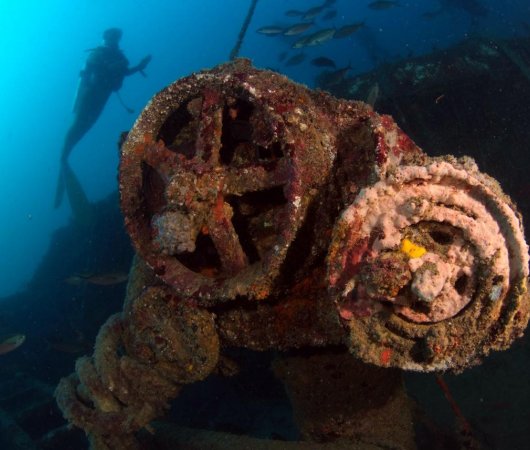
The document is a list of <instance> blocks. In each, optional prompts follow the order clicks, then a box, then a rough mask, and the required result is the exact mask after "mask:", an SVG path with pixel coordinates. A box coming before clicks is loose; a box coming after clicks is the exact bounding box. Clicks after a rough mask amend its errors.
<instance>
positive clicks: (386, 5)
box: [368, 0, 401, 11]
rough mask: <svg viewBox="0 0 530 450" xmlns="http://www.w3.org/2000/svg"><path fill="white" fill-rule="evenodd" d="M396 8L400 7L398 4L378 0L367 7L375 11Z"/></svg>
mask: <svg viewBox="0 0 530 450" xmlns="http://www.w3.org/2000/svg"><path fill="white" fill-rule="evenodd" d="M396 6H401V5H400V4H399V2H395V1H392V0H378V1H375V2H372V3H370V4H369V5H368V8H370V9H374V10H376V11H382V10H384V9H390V8H394V7H396Z"/></svg>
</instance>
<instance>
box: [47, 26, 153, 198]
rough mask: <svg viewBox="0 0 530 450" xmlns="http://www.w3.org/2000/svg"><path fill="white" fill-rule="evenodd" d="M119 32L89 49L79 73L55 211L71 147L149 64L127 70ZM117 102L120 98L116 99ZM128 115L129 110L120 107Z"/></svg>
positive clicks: (144, 61) (106, 35) (110, 31)
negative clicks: (111, 99)
mask: <svg viewBox="0 0 530 450" xmlns="http://www.w3.org/2000/svg"><path fill="white" fill-rule="evenodd" d="M121 36H122V31H121V30H120V29H119V28H109V29H108V30H105V31H104V32H103V45H101V46H99V47H96V48H93V49H90V50H89V52H90V53H89V55H88V58H87V61H86V63H85V67H84V69H83V70H82V71H81V72H80V80H79V86H78V88H77V94H76V98H75V102H74V109H73V113H74V120H73V122H72V124H71V125H70V128H69V129H68V131H67V133H66V136H65V138H64V143H63V148H62V152H61V173H60V174H59V181H58V184H57V191H56V195H55V207H56V208H57V207H59V206H60V205H61V202H62V198H63V196H64V190H65V187H67V186H68V183H65V180H64V177H65V176H68V175H69V174H71V175H73V172H72V171H71V170H65V166H66V165H67V161H68V157H69V156H70V153H71V152H72V150H73V148H74V147H75V145H76V144H77V143H78V142H79V141H80V140H81V138H82V137H83V136H84V135H85V134H86V132H87V131H88V130H90V128H92V126H93V125H94V123H95V122H96V120H97V119H98V117H99V116H100V114H101V112H102V111H103V108H104V107H105V104H106V103H107V100H108V99H109V97H110V95H111V94H112V93H113V92H118V91H119V90H120V88H121V86H122V84H123V80H124V78H125V77H127V76H129V75H132V74H134V73H136V72H140V73H141V74H142V75H144V76H145V73H144V72H143V70H144V69H145V68H146V67H147V64H149V61H151V56H150V55H148V56H146V57H145V58H143V59H142V60H141V61H140V63H139V64H138V65H136V66H134V67H129V61H128V60H127V58H126V57H125V55H124V54H123V52H122V51H121V49H120V48H119V43H120V39H121ZM119 100H120V102H121V103H122V105H123V102H122V101H121V98H119ZM123 106H124V107H125V108H126V109H127V110H128V111H129V112H132V110H130V109H129V108H127V107H126V106H125V105H123Z"/></svg>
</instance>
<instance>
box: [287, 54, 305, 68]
mask: <svg viewBox="0 0 530 450" xmlns="http://www.w3.org/2000/svg"><path fill="white" fill-rule="evenodd" d="M305 58H306V54H305V53H298V54H296V55H294V56H291V57H290V58H289V59H288V60H287V61H286V62H285V65H286V66H296V65H298V64H300V63H301V62H302V61H303V60H305Z"/></svg>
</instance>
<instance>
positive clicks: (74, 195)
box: [62, 163, 94, 226]
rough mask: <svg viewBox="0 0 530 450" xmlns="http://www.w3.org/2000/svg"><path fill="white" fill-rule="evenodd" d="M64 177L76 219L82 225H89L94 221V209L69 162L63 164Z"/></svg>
mask: <svg viewBox="0 0 530 450" xmlns="http://www.w3.org/2000/svg"><path fill="white" fill-rule="evenodd" d="M62 173H63V179H64V186H65V190H66V195H67V196H68V200H69V201H70V206H71V207H72V213H73V215H74V220H75V221H76V222H77V223H78V224H79V225H82V226H89V225H91V224H92V223H93V221H94V211H93V208H92V205H91V204H90V202H89V201H88V198H87V196H86V194H85V191H83V188H82V187H81V183H79V180H78V179H77V177H76V176H75V173H74V172H73V170H72V169H71V168H70V166H69V165H68V164H66V163H65V164H64V166H63V172H62Z"/></svg>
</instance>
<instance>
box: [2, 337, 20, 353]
mask: <svg viewBox="0 0 530 450" xmlns="http://www.w3.org/2000/svg"><path fill="white" fill-rule="evenodd" d="M25 340H26V336H25V335H24V334H14V335H13V336H9V337H8V338H7V339H4V340H3V341H1V342H0V355H3V354H5V353H9V352H11V351H13V350H15V349H16V348H18V347H20V346H21V345H22V344H23V343H24V341H25Z"/></svg>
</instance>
